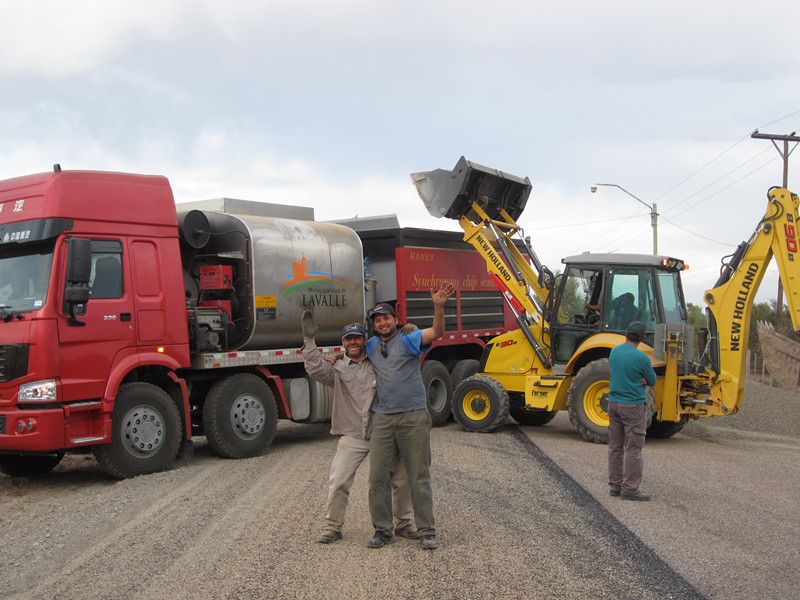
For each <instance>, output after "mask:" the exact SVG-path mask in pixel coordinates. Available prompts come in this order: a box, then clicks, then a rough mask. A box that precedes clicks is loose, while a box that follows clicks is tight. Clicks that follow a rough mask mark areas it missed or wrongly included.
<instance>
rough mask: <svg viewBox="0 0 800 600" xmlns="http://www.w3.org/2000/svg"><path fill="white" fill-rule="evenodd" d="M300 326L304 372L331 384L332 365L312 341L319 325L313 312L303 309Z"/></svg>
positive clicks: (325, 383) (324, 383)
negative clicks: (315, 321)
mask: <svg viewBox="0 0 800 600" xmlns="http://www.w3.org/2000/svg"><path fill="white" fill-rule="evenodd" d="M300 327H301V328H302V329H303V365H304V366H305V368H306V373H308V375H309V376H310V377H311V378H313V379H314V380H316V381H319V382H320V383H321V384H322V385H329V386H331V387H332V386H333V383H334V369H333V365H332V364H331V363H329V362H328V361H326V360H324V359H323V358H322V354H321V353H320V351H319V349H318V348H317V344H316V343H315V342H314V335H315V334H316V333H317V329H319V326H318V325H317V324H316V323H314V314H313V313H312V312H311V311H310V310H305V311H303V316H302V317H300Z"/></svg>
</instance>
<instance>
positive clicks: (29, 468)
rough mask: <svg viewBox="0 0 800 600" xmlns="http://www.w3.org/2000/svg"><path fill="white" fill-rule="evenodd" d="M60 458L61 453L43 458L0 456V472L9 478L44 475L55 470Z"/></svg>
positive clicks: (62, 454) (17, 455) (62, 456)
mask: <svg viewBox="0 0 800 600" xmlns="http://www.w3.org/2000/svg"><path fill="white" fill-rule="evenodd" d="M62 458H64V453H63V452H56V453H55V454H47V455H44V456H32V455H28V454H0V471H2V472H3V473H5V474H6V475H9V476H11V477H25V476H27V475H44V474H45V473H49V472H50V471H52V470H53V469H55V468H56V465H57V464H58V463H60V462H61V459H62Z"/></svg>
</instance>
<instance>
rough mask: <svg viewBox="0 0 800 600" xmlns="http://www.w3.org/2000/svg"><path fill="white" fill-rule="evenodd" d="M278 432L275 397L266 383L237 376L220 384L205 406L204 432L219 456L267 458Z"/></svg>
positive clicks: (213, 389) (258, 379)
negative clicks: (264, 455) (264, 456)
mask: <svg viewBox="0 0 800 600" xmlns="http://www.w3.org/2000/svg"><path fill="white" fill-rule="evenodd" d="M277 428H278V407H277V406H276V404H275V396H274V395H273V393H272V390H270V389H269V386H268V385H267V384H266V383H264V381H263V380H262V379H260V378H259V377H256V376H255V375H251V374H249V373H237V374H236V375H231V376H230V377H226V378H225V379H223V380H222V381H218V382H217V383H215V384H214V386H213V387H212V388H211V389H210V390H209V391H208V395H207V396H206V400H205V402H204V403H203V430H204V431H205V432H206V438H207V439H208V445H209V446H210V447H211V449H212V450H213V451H214V453H215V454H217V456H221V457H223V458H246V457H248V456H256V455H259V454H263V453H264V452H266V451H267V448H269V445H270V444H271V443H272V440H273V438H274V437H275V431H276V430H277Z"/></svg>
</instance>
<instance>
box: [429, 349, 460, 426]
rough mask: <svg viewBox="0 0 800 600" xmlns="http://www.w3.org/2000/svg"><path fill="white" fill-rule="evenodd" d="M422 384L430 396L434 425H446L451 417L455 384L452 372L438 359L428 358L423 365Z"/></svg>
mask: <svg viewBox="0 0 800 600" xmlns="http://www.w3.org/2000/svg"><path fill="white" fill-rule="evenodd" d="M422 384H423V385H424V386H425V394H426V396H427V398H428V412H429V413H430V415H431V424H432V425H433V426H434V427H438V426H439V425H444V424H445V423H447V419H448V418H449V417H450V407H451V404H452V402H453V384H452V383H451V382H450V373H448V371H447V367H445V366H444V365H443V364H442V363H440V362H439V361H438V360H426V361H425V362H424V363H423V365H422Z"/></svg>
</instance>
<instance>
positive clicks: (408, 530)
mask: <svg viewBox="0 0 800 600" xmlns="http://www.w3.org/2000/svg"><path fill="white" fill-rule="evenodd" d="M394 534H395V535H396V536H397V537H401V538H406V539H407V540H416V539H419V534H417V530H416V528H415V527H414V526H413V525H405V526H404V527H400V528H399V529H398V528H395V530H394Z"/></svg>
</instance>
